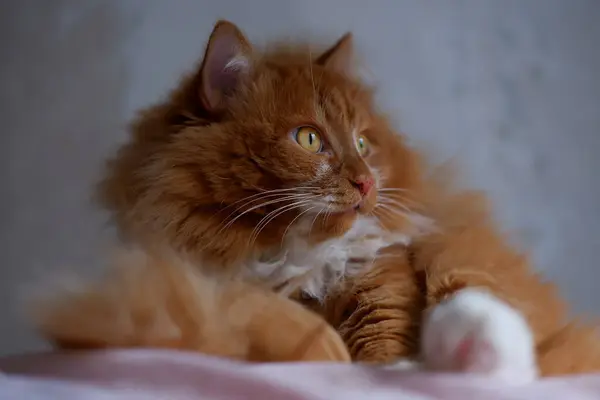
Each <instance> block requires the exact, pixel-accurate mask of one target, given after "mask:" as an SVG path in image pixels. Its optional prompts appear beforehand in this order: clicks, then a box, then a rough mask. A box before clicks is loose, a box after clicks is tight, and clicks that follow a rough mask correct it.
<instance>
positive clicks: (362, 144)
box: [356, 135, 369, 157]
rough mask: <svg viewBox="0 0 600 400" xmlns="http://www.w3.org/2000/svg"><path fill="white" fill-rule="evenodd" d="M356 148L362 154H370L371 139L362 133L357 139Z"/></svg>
mask: <svg viewBox="0 0 600 400" xmlns="http://www.w3.org/2000/svg"><path fill="white" fill-rule="evenodd" d="M356 148H357V149H358V153H359V154H360V155H361V156H363V157H364V156H366V155H367V154H369V141H368V140H367V138H366V137H364V136H363V135H360V136H359V137H358V139H357V140H356Z"/></svg>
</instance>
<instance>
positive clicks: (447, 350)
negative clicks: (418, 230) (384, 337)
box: [421, 289, 538, 383]
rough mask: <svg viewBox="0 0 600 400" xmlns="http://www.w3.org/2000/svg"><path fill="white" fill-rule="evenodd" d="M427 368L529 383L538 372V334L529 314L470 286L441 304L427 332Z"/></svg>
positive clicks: (429, 319)
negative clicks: (534, 334) (533, 328)
mask: <svg viewBox="0 0 600 400" xmlns="http://www.w3.org/2000/svg"><path fill="white" fill-rule="evenodd" d="M421 345H422V357H423V363H424V367H425V368H426V369H430V370H432V369H433V370H442V371H454V372H469V373H478V374H485V375H488V376H493V377H498V378H501V379H504V380H506V381H507V382H514V383H526V382H530V381H533V380H534V379H535V378H536V377H537V375H538V370H537V364H536V357H535V345H534V340H533V334H532V332H531V330H530V328H529V326H528V324H527V321H526V320H525V318H524V317H523V316H522V315H521V314H520V313H519V312H518V311H516V310H515V309H513V308H512V307H510V306H509V305H508V304H506V303H504V302H502V301H501V300H499V299H497V298H496V297H494V296H493V295H492V294H490V293H488V292H485V291H482V290H478V289H464V290H461V291H459V292H457V293H456V294H455V295H454V296H453V297H451V298H450V299H449V300H447V301H445V302H443V303H441V304H439V305H437V306H436V307H434V308H433V309H432V311H431V313H430V314H429V315H428V316H427V317H426V319H425V321H424V326H423V331H422V342H421Z"/></svg>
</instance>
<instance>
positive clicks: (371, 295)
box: [312, 246, 425, 364]
mask: <svg viewBox="0 0 600 400" xmlns="http://www.w3.org/2000/svg"><path fill="white" fill-rule="evenodd" d="M424 305H425V303H424V297H423V293H422V290H421V288H420V287H419V284H418V282H417V281H416V279H415V274H414V271H413V270H412V268H411V267H410V265H409V262H408V260H407V257H406V249H405V248H404V247H402V246H393V247H390V248H388V249H386V251H385V252H383V253H382V254H380V257H379V258H378V260H376V262H375V264H374V265H373V267H372V268H370V269H369V270H368V271H367V272H366V273H364V274H363V275H361V276H359V277H357V278H355V279H354V280H352V281H350V282H347V284H346V285H344V287H343V288H341V289H340V290H339V293H338V294H334V295H332V296H330V297H329V298H328V299H327V300H326V302H325V304H324V305H319V304H316V305H315V304H313V307H312V308H313V309H314V310H316V311H317V312H319V313H320V314H322V315H323V316H325V318H326V319H327V320H328V321H329V323H331V324H332V325H333V326H334V327H336V328H337V330H338V332H339V333H340V335H341V336H342V338H343V339H344V342H345V343H346V345H347V346H348V349H349V351H350V354H351V356H352V360H353V361H358V362H366V363H377V364H387V363H390V362H393V361H395V360H397V359H398V358H401V357H413V356H415V355H416V354H417V352H418V341H419V325H420V319H421V312H422V310H423V308H424Z"/></svg>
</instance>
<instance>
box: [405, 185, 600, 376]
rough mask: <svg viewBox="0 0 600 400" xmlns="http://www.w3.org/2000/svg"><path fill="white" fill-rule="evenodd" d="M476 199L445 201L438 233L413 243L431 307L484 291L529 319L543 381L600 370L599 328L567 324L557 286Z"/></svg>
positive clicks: (416, 268) (414, 263)
mask: <svg viewBox="0 0 600 400" xmlns="http://www.w3.org/2000/svg"><path fill="white" fill-rule="evenodd" d="M479 200H481V198H480V197H478V196H477V195H476V194H471V195H468V194H465V195H464V197H456V198H452V199H451V201H446V202H445V203H446V204H448V207H447V208H445V209H443V210H441V211H440V212H439V214H438V216H437V217H436V221H437V222H438V224H439V226H440V228H439V230H438V232H436V233H434V234H431V235H428V236H426V237H423V238H420V239H419V240H416V241H415V242H413V243H412V244H411V252H412V254H414V257H413V259H412V260H413V262H412V266H413V267H414V268H415V271H417V272H419V273H422V274H423V275H424V276H425V277H426V279H425V285H426V290H425V292H426V295H427V307H428V308H433V307H435V305H436V304H439V303H441V302H443V301H444V300H447V299H449V298H452V297H453V296H454V295H455V294H456V293H457V292H459V291H461V290H463V289H464V288H471V287H481V288H485V289H486V290H489V291H490V292H491V293H493V295H494V296H496V297H497V298H498V299H501V300H502V301H505V302H507V303H509V304H510V305H511V306H512V307H514V308H515V309H516V310H518V311H519V312H520V313H521V314H522V315H523V316H524V317H525V318H526V320H527V322H528V325H529V326H530V327H531V330H532V332H533V337H534V341H535V344H536V352H537V358H538V366H539V369H540V373H541V375H542V376H549V375H561V374H572V373H586V372H597V371H600V338H599V335H598V328H597V326H586V325H583V324H581V323H580V322H577V323H576V324H573V323H569V318H568V315H567V313H566V304H565V301H564V300H563V299H562V298H561V296H560V295H559V294H558V292H557V290H556V287H555V286H554V285H553V284H552V283H549V282H548V281H547V280H546V279H544V277H543V276H542V275H541V274H539V273H538V272H537V271H536V270H535V268H534V267H533V266H531V265H530V264H529V261H528V259H527V257H525V256H524V255H522V254H520V253H519V251H517V250H516V249H515V248H514V247H513V246H511V244H510V243H509V242H508V241H507V240H506V238H505V237H504V236H503V235H502V234H501V233H500V232H499V230H498V229H497V227H496V225H495V224H494V222H493V221H492V220H491V218H488V216H487V213H485V212H484V209H483V208H482V207H481V206H480V204H479V203H478V201H479Z"/></svg>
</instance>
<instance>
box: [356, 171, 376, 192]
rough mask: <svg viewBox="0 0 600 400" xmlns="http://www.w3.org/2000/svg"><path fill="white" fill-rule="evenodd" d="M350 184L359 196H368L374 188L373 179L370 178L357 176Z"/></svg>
mask: <svg viewBox="0 0 600 400" xmlns="http://www.w3.org/2000/svg"><path fill="white" fill-rule="evenodd" d="M351 182H352V185H353V186H354V187H356V188H357V189H358V191H359V192H360V194H361V196H366V195H368V194H369V192H370V191H371V189H372V188H373V186H375V179H374V178H373V177H372V176H364V175H363V176H359V177H358V178H356V179H355V180H353V181H351Z"/></svg>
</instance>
